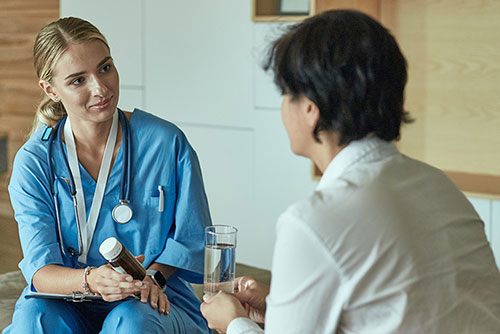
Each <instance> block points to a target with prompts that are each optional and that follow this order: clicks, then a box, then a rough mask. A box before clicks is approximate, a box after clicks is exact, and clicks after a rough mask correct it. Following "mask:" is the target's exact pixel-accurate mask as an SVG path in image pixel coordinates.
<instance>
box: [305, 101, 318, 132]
mask: <svg viewBox="0 0 500 334" xmlns="http://www.w3.org/2000/svg"><path fill="white" fill-rule="evenodd" d="M303 103H304V108H303V110H304V117H305V121H306V123H307V124H308V125H309V127H310V128H312V129H315V128H316V125H317V124H318V121H319V108H318V106H317V105H316V103H314V102H313V101H311V100H309V99H308V98H307V97H304V102H303Z"/></svg>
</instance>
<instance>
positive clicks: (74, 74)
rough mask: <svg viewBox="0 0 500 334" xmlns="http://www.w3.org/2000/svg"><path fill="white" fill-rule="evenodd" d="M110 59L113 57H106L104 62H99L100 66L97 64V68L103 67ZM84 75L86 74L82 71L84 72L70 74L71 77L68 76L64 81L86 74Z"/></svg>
mask: <svg viewBox="0 0 500 334" xmlns="http://www.w3.org/2000/svg"><path fill="white" fill-rule="evenodd" d="M110 59H112V58H111V56H106V57H104V59H103V60H101V61H100V62H99V64H97V66H96V68H99V67H101V66H102V65H103V64H104V63H105V62H107V61H108V60H110ZM84 73H85V72H84V71H82V72H77V73H73V74H70V75H68V76H66V78H64V80H66V79H68V78H73V77H77V76H79V75H82V74H84Z"/></svg>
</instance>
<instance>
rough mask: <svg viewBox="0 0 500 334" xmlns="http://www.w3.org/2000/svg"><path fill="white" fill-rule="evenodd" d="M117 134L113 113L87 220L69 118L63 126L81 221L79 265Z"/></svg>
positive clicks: (94, 220) (88, 241)
mask: <svg viewBox="0 0 500 334" xmlns="http://www.w3.org/2000/svg"><path fill="white" fill-rule="evenodd" d="M117 133H118V112H115V113H114V115H113V123H112V124H111V130H110V131H109V135H108V141H107V142H106V148H105V149H104V154H103V156H102V162H101V166H100V168H99V176H98V177H97V185H96V188H95V193H94V198H93V200H92V206H91V208H90V213H89V218H88V220H87V219H85V218H86V217H87V210H86V208H85V196H84V194H83V187H82V180H81V178H80V167H79V164H78V155H77V153H76V145H75V138H74V137H73V131H72V129H71V122H70V120H69V117H68V118H67V119H66V125H65V126H64V138H65V141H66V147H67V151H68V163H69V168H70V170H71V174H72V175H73V178H74V180H75V188H76V201H77V210H78V215H79V217H80V219H82V220H83V221H81V222H80V224H81V226H80V227H81V231H78V233H81V234H82V243H83V245H81V246H82V254H81V255H80V256H79V257H78V261H80V262H81V263H87V254H88V251H89V248H90V244H91V242H92V237H93V236H94V231H95V227H96V224H97V217H98V216H99V212H100V211H101V205H102V198H103V196H104V190H105V189H106V183H107V181H108V175H109V169H110V167H111V159H112V158H113V151H114V148H115V143H116V137H117ZM79 246H80V245H79Z"/></svg>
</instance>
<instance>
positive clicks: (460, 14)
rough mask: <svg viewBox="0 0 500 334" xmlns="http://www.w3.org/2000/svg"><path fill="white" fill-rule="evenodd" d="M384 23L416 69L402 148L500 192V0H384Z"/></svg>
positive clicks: (408, 94)
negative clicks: (498, 179) (409, 121)
mask: <svg viewBox="0 0 500 334" xmlns="http://www.w3.org/2000/svg"><path fill="white" fill-rule="evenodd" d="M389 12H390V15H385V14H386V13H389ZM381 17H382V21H383V23H384V24H385V25H387V26H388V27H389V28H390V29H391V30H392V31H393V32H394V33H395V35H396V38H397V39H398V41H399V43H400V46H401V48H402V49H403V52H404V54H405V56H406V58H407V60H408V64H409V84H408V87H407V92H406V98H407V100H406V109H407V110H409V111H410V112H411V114H412V115H413V117H414V118H415V119H416V122H415V123H414V124H412V125H409V126H406V127H404V128H403V134H402V140H401V142H400V143H399V144H398V146H399V148H400V149H401V150H402V152H404V153H405V154H408V155H410V156H412V157H415V158H417V159H420V160H423V161H426V162H428V163H430V164H432V165H435V166H437V167H438V168H440V169H443V170H449V171H454V172H450V173H451V174H450V175H453V176H454V180H455V181H457V180H459V181H460V183H459V182H457V183H459V185H460V186H461V187H462V186H465V187H466V188H467V189H465V188H462V189H463V190H465V191H472V190H470V189H471V188H474V189H476V190H475V191H474V192H477V190H479V189H483V190H484V191H487V192H488V193H493V194H500V185H499V184H498V183H496V182H493V181H492V180H495V177H497V176H498V177H500V154H498V153H499V149H500V131H499V129H500V113H499V111H500V93H499V89H498V83H499V82H500V34H499V33H498V32H499V31H500V1H494V0H489V1H488V0H486V1H485V0H467V1H465V0H463V1H455V0H439V1H438V0H434V1H430V0H427V1H416V0H383V1H382V6H381ZM457 173H458V174H457ZM457 175H460V177H459V178H456V176H457ZM474 175H477V178H475V177H474ZM485 175H489V176H488V177H485ZM463 180H467V182H464V181H463Z"/></svg>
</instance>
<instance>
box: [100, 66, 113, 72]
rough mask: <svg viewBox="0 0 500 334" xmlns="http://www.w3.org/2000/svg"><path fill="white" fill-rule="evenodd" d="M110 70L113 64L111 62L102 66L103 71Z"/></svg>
mask: <svg viewBox="0 0 500 334" xmlns="http://www.w3.org/2000/svg"><path fill="white" fill-rule="evenodd" d="M109 70H111V65H110V64H108V65H105V66H104V67H103V68H102V70H101V72H109Z"/></svg>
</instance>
